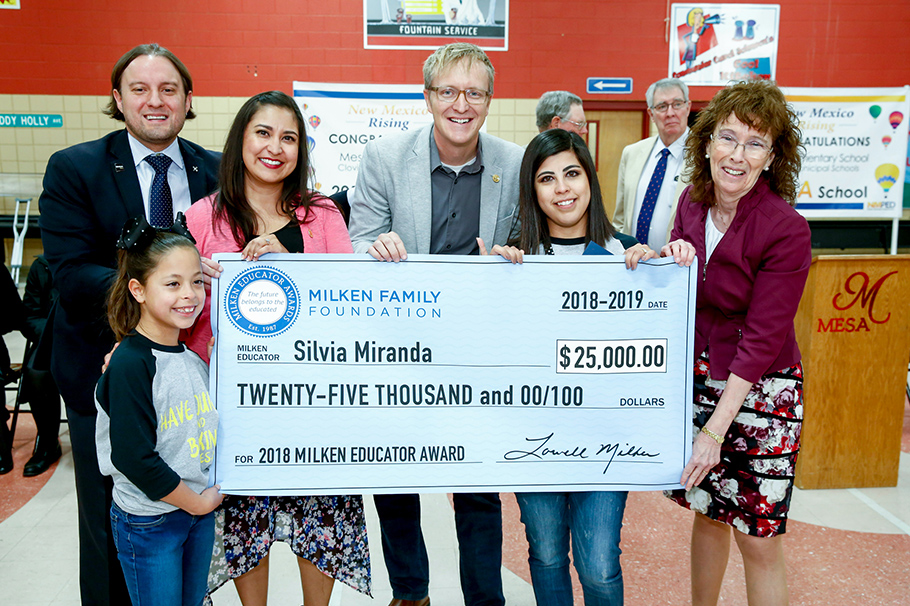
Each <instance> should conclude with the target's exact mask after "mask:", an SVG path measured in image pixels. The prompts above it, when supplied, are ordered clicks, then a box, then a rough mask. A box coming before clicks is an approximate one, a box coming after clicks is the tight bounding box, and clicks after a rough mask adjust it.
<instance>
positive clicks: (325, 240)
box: [184, 193, 354, 362]
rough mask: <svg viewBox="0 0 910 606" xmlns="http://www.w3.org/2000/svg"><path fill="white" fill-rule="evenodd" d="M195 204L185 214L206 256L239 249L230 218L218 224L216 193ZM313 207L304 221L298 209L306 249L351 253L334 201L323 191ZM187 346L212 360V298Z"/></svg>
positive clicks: (187, 334) (200, 316) (310, 250)
mask: <svg viewBox="0 0 910 606" xmlns="http://www.w3.org/2000/svg"><path fill="white" fill-rule="evenodd" d="M217 195H218V194H217V193H215V194H212V195H211V196H208V197H207V198H203V199H202V200H199V201H198V202H196V203H195V204H193V205H192V206H191V207H190V209H189V210H188V211H187V213H186V223H187V227H189V229H190V233H191V234H193V237H194V238H196V248H198V249H199V254H200V255H202V256H203V257H209V258H211V256H212V255H214V254H215V253H220V252H240V251H241V250H242V249H241V248H238V247H237V243H236V242H235V241H234V236H233V235H232V234H231V232H230V228H229V226H228V224H227V221H223V220H222V221H219V222H217V223H215V219H214V216H215V196H217ZM313 202H314V203H315V205H314V206H311V207H310V217H309V221H308V222H307V223H303V222H302V221H303V216H304V211H303V209H300V210H298V212H297V218H298V219H299V220H300V221H301V224H300V231H301V233H302V234H303V251H304V253H305V254H311V253H351V252H354V250H353V249H352V248H351V238H350V237H349V236H348V230H347V227H345V224H344V219H343V218H342V216H341V213H340V212H338V209H337V208H336V207H335V204H334V203H333V202H332V201H331V200H330V199H328V198H326V197H325V196H322V195H321V194H318V193H316V194H314V196H313ZM184 336H185V339H186V345H187V347H189V348H190V349H192V350H193V351H195V352H196V353H197V354H199V355H200V356H201V357H202V359H203V360H205V361H206V362H208V361H209V357H208V351H207V345H208V342H209V339H210V338H211V337H212V325H211V319H210V311H209V299H208V298H206V300H205V305H204V306H203V308H202V313H201V314H199V317H198V318H197V319H196V324H195V325H194V326H193V327H192V328H191V329H189V330H188V331H186V334H185V335H184Z"/></svg>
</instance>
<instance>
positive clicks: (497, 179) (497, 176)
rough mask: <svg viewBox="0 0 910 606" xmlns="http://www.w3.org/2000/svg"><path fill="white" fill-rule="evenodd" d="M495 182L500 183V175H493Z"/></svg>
mask: <svg viewBox="0 0 910 606" xmlns="http://www.w3.org/2000/svg"><path fill="white" fill-rule="evenodd" d="M493 183H499V175H493Z"/></svg>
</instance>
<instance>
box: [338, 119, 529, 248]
mask: <svg viewBox="0 0 910 606" xmlns="http://www.w3.org/2000/svg"><path fill="white" fill-rule="evenodd" d="M432 128H433V127H432V125H430V126H426V127H424V128H421V129H420V130H417V131H410V132H405V133H396V134H394V135H386V136H385V137H382V138H381V139H377V140H375V141H370V142H369V143H368V144H367V146H366V148H365V149H364V151H363V159H362V160H361V162H360V170H359V171H358V173H357V186H356V187H355V188H354V190H353V191H352V192H350V195H349V198H348V199H349V201H350V203H351V223H350V227H349V231H350V234H351V243H352V244H353V245H354V252H355V253H364V252H367V250H368V249H369V248H370V245H372V244H373V242H375V241H376V238H377V237H378V236H380V235H381V234H384V233H388V232H390V231H394V232H395V233H396V234H398V236H399V237H400V238H401V241H402V242H403V243H404V247H405V250H407V251H408V252H409V253H414V254H428V253H429V252H430V233H431V229H432V217H433V194H432V191H433V190H432V185H431V183H430V136H431V135H430V132H431V130H432ZM480 146H481V150H482V154H483V166H484V167H483V177H482V183H483V185H482V189H481V194H480V237H481V238H483V241H484V244H486V246H487V248H488V249H489V248H491V247H492V246H493V245H495V244H505V243H506V241H507V240H508V238H509V230H510V229H511V228H512V222H513V220H514V215H515V213H516V211H517V207H518V173H519V170H520V169H521V158H522V156H523V155H524V151H523V150H522V149H521V148H520V147H519V146H517V145H515V144H514V143H509V142H508V141H503V140H502V139H499V138H497V137H494V136H492V135H487V134H484V133H480Z"/></svg>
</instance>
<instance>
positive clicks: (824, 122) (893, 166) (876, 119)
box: [783, 86, 910, 219]
mask: <svg viewBox="0 0 910 606" xmlns="http://www.w3.org/2000/svg"><path fill="white" fill-rule="evenodd" d="M783 90H784V94H785V95H786V96H787V101H788V102H789V103H790V104H791V105H792V107H793V109H794V111H795V112H796V115H797V116H798V117H799V128H800V131H802V142H803V145H804V146H805V148H806V155H805V157H804V158H803V163H802V170H801V171H800V174H799V193H798V195H797V205H796V210H798V211H799V212H800V213H801V214H802V215H803V216H805V217H806V218H822V217H854V218H867V219H891V218H895V217H900V216H901V211H902V208H903V198H904V187H903V184H904V182H905V178H906V177H905V175H906V169H907V151H908V148H907V145H908V141H907V139H908V129H907V121H908V118H910V87H906V86H905V87H902V88H785V89H783Z"/></svg>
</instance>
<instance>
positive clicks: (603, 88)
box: [586, 78, 632, 95]
mask: <svg viewBox="0 0 910 606" xmlns="http://www.w3.org/2000/svg"><path fill="white" fill-rule="evenodd" d="M586 92H587V93H588V94H589V95H599V94H603V95H615V94H623V95H628V94H630V93H631V92H632V78H588V81H587V91H586Z"/></svg>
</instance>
